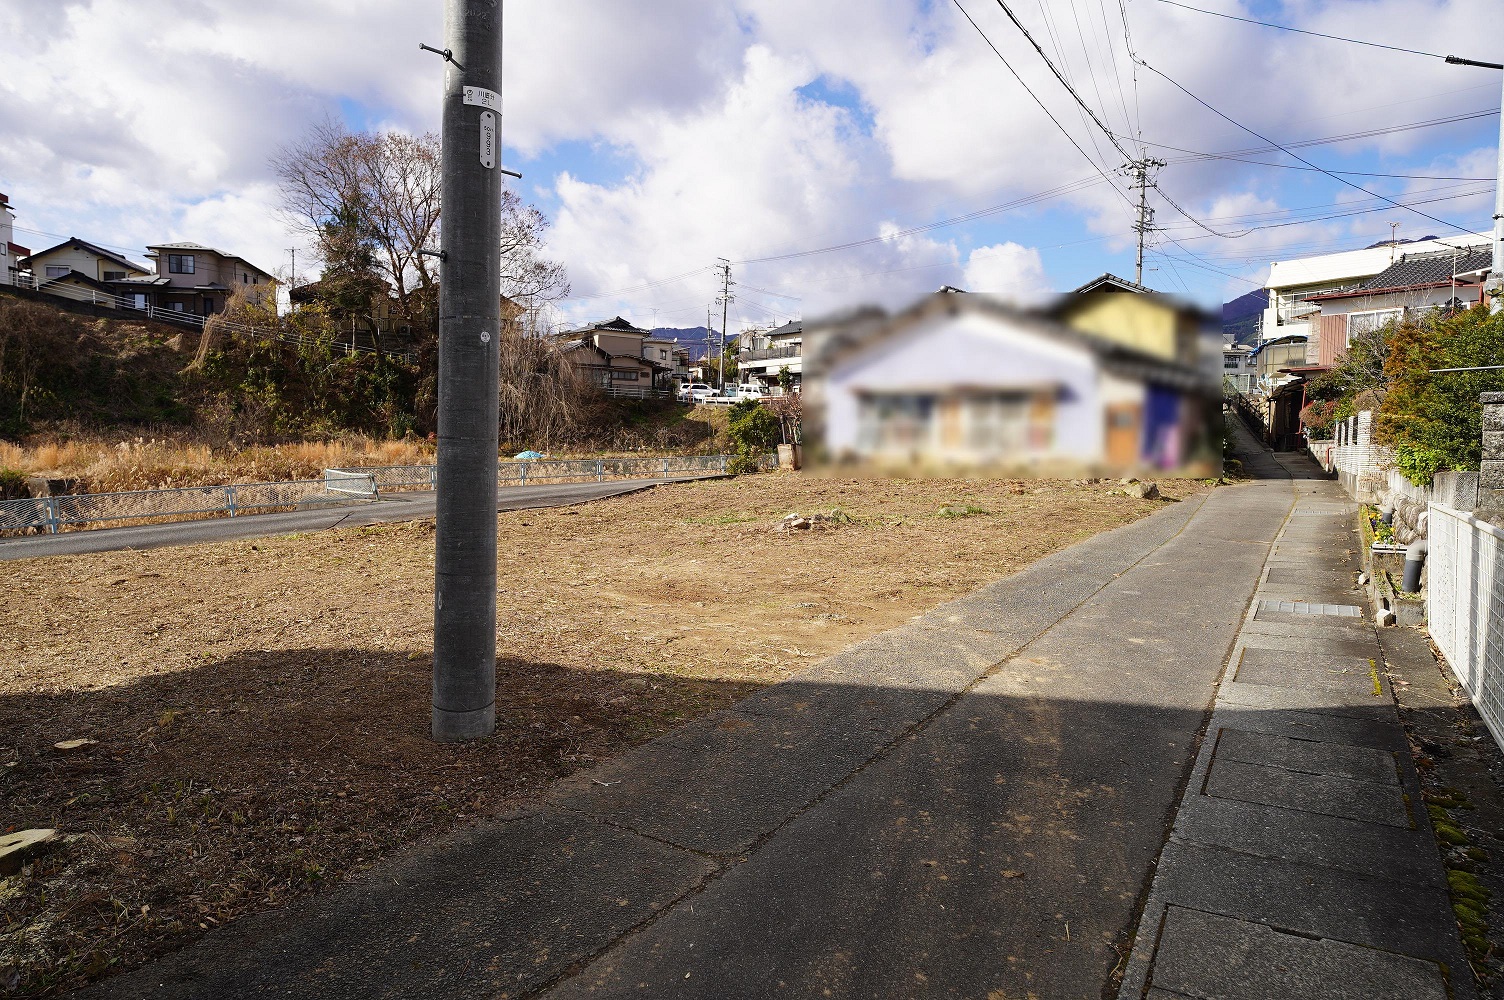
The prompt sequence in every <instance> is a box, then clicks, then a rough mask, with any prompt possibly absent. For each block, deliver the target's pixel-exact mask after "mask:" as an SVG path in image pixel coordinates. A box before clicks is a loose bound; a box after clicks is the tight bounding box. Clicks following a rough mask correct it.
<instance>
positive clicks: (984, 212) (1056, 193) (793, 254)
mask: <svg viewBox="0 0 1504 1000" xmlns="http://www.w3.org/2000/svg"><path fill="white" fill-rule="evenodd" d="M1100 172H1101V171H1100V170H1098V173H1100ZM1109 182H1110V181H1109ZM1099 183H1101V182H1100V181H1099V180H1097V179H1096V178H1094V177H1086V178H1082V179H1080V180H1076V181H1071V182H1069V183H1066V184H1060V185H1057V186H1056V187H1053V188H1050V189H1049V190H1047V191H1040V192H1038V193H1036V194H1031V195H1025V196H1024V197H1022V198H1015V199H1014V200H1013V201H1009V202H1004V203H1002V204H1001V205H993V206H990V207H988V208H982V209H978V210H976V211H975V212H967V213H966V214H965V215H958V216H955V217H954V218H949V219H940V220H938V221H936V222H926V223H923V224H922V225H918V226H910V227H909V228H907V229H899V230H895V231H894V232H891V233H882V234H880V235H878V236H866V237H863V238H861V239H857V240H849V241H847V242H845V243H835V244H832V245H830V246H824V247H814V248H812V249H809V250H792V251H790V252H788V253H780V254H768V255H767V256H763V257H748V258H746V259H745V260H737V261H732V263H733V264H766V263H769V262H771V261H777V260H792V259H794V258H797V257H811V256H814V255H816V254H824V253H834V252H835V251H837V250H851V249H854V248H856V247H862V246H870V245H871V244H873V243H891V242H893V241H894V240H899V239H903V238H904V237H906V236H913V235H915V234H918V233H923V232H928V231H930V230H932V229H944V228H946V227H948V226H955V225H960V224H961V223H963V222H972V221H974V220H976V219H981V218H985V217H986V216H989V215H996V214H998V213H999V212H1007V211H1011V210H1013V209H1015V208H1024V207H1026V206H1028V205H1033V204H1037V203H1038V202H1042V201H1048V200H1050V199H1051V198H1058V197H1060V196H1061V195H1066V194H1074V193H1075V192H1077V191H1084V190H1085V189H1086V188H1089V187H1092V186H1094V185H1096V184H1099Z"/></svg>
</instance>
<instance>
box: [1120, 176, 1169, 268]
mask: <svg viewBox="0 0 1504 1000" xmlns="http://www.w3.org/2000/svg"><path fill="white" fill-rule="evenodd" d="M1164 165H1165V161H1164V160H1156V159H1155V158H1154V157H1152V156H1142V157H1140V158H1139V159H1137V160H1130V161H1129V162H1128V163H1126V164H1124V165H1123V169H1124V170H1125V171H1127V172H1128V175H1129V176H1130V177H1132V178H1133V183H1132V184H1129V185H1128V188H1129V190H1133V189H1135V188H1136V189H1138V221H1137V222H1135V223H1134V224H1133V231H1134V232H1136V233H1138V256H1137V257H1136V258H1135V259H1134V263H1133V281H1134V283H1135V284H1139V285H1142V284H1143V283H1144V243H1145V242H1146V241H1147V240H1148V238H1149V234H1150V233H1152V232H1157V229H1156V228H1155V225H1154V209H1153V208H1151V207H1149V189H1150V188H1151V187H1153V186H1154V179H1153V178H1152V177H1151V176H1149V175H1150V172H1151V171H1154V170H1158V169H1159V168H1160V167H1162V166H1164Z"/></svg>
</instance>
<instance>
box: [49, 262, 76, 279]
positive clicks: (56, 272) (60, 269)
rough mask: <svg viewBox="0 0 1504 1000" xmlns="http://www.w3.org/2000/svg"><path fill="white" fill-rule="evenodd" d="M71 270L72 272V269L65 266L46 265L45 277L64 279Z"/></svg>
mask: <svg viewBox="0 0 1504 1000" xmlns="http://www.w3.org/2000/svg"><path fill="white" fill-rule="evenodd" d="M71 270H73V268H71V267H69V266H67V265H66V264H48V265H47V277H49V278H62V277H66V276H67V274H68V272H69V271H71Z"/></svg>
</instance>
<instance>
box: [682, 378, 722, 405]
mask: <svg viewBox="0 0 1504 1000" xmlns="http://www.w3.org/2000/svg"><path fill="white" fill-rule="evenodd" d="M714 392H715V388H714V387H713V386H710V385H707V384H706V383H704V382H685V383H684V384H683V385H681V386H679V392H678V396H679V400H680V401H681V402H685V403H687V402H689V401H690V400H695V401H696V402H698V401H699V400H700V399H702V398H704V397H705V396H709V395H712V394H713V393H714Z"/></svg>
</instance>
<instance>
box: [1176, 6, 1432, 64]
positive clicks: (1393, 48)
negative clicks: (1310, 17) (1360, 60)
mask: <svg viewBox="0 0 1504 1000" xmlns="http://www.w3.org/2000/svg"><path fill="white" fill-rule="evenodd" d="M1159 2H1160V3H1167V4H1169V5H1170V6H1172V7H1180V8H1183V9H1185V10H1194V11H1195V12H1196V13H1198V14H1210V15H1211V16H1212V17H1225V18H1227V20H1229V21H1242V22H1243V23H1244V24H1257V25H1258V26H1260V27H1262V28H1278V29H1279V30H1280V31H1293V32H1296V33H1297V34H1301V35H1314V36H1316V37H1317V38H1327V39H1330V40H1332V41H1334V42H1350V43H1352V44H1353V45H1367V46H1368V47H1369V48H1374V49H1388V50H1389V51H1390V52H1404V53H1407V54H1409V55H1412V56H1426V57H1427V58H1430V59H1447V58H1449V57H1448V56H1444V55H1442V54H1441V53H1439V52H1426V51H1424V50H1423V49H1407V48H1405V47H1404V46H1402V45H1385V44H1383V43H1381V42H1367V41H1364V40H1363V39H1361V38H1346V37H1344V36H1342V35H1328V34H1326V33H1325V32H1322V31H1308V30H1307V29H1305V28H1292V27H1290V26H1289V25H1288V24H1274V23H1272V22H1270V21H1256V20H1254V19H1253V18H1251V17H1239V16H1238V15H1236V14H1224V13H1222V12H1221V11H1217V10H1206V9H1205V8H1203V7H1192V6H1191V5H1190V4H1188V3H1181V2H1180V0H1159ZM1451 58H1455V57H1451Z"/></svg>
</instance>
